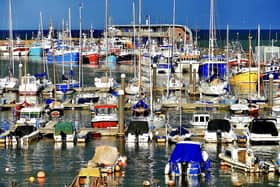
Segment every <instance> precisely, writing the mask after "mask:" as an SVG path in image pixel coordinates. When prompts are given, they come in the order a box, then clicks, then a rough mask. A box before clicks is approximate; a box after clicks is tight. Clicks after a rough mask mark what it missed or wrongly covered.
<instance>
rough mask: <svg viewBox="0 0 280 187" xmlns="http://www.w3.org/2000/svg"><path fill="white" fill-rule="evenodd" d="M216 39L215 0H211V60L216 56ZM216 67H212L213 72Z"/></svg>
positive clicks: (209, 53) (209, 52)
mask: <svg viewBox="0 0 280 187" xmlns="http://www.w3.org/2000/svg"><path fill="white" fill-rule="evenodd" d="M215 41H216V32H215V18H214V0H210V27H209V49H208V58H209V60H210V61H213V58H214V47H215ZM209 66H210V63H209V64H208V77H209V68H210V67H209ZM213 70H214V68H213V67H212V74H213Z"/></svg>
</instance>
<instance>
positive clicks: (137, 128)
mask: <svg viewBox="0 0 280 187" xmlns="http://www.w3.org/2000/svg"><path fill="white" fill-rule="evenodd" d="M127 132H128V133H132V134H138V135H139V134H144V133H148V132H149V124H148V122H147V121H141V120H138V121H137V120H131V121H130V124H129V126H128V128H127Z"/></svg>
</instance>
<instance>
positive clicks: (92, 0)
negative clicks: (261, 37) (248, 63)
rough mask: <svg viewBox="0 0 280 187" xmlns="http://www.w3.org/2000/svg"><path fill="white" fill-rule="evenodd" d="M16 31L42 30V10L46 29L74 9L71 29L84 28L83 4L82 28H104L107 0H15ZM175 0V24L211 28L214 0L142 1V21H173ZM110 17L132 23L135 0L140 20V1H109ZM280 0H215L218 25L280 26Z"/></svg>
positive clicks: (2, 12) (0, 10) (4, 5)
mask: <svg viewBox="0 0 280 187" xmlns="http://www.w3.org/2000/svg"><path fill="white" fill-rule="evenodd" d="M11 1H12V22H13V29H14V30H21V29H22V30H25V29H38V25H39V22H40V12H42V20H43V28H44V29H47V26H48V24H49V23H50V22H52V23H53V26H54V27H55V28H56V29H60V28H61V25H62V20H64V22H65V23H66V22H68V20H69V18H68V15H69V9H70V10H71V11H70V12H71V21H70V22H71V28H72V29H79V27H80V6H81V5H82V7H83V8H82V13H81V14H82V28H83V29H89V28H90V27H91V25H92V27H93V28H94V29H104V25H105V21H104V20H105V1H106V0H11ZM174 1H175V9H176V10H175V12H176V14H175V23H176V24H182V25H187V26H188V27H189V28H191V29H208V28H209V15H210V0H140V2H141V7H142V8H141V9H142V11H141V12H142V13H141V18H142V19H141V22H142V23H144V22H145V17H146V16H147V15H149V16H150V19H151V23H152V24H172V22H173V21H172V20H173V2H174ZM8 2H9V0H0V30H6V29H8V22H9V16H8V15H9V11H8ZM107 2H108V6H107V7H108V9H107V10H108V17H110V22H111V23H112V24H131V23H132V21H133V8H132V7H133V6H132V4H133V2H134V3H135V9H136V10H135V12H136V13H135V14H136V21H137V23H138V19H139V17H138V15H139V11H138V10H139V6H138V5H139V0H107ZM279 7H280V0H215V27H216V29H225V28H226V25H227V24H228V25H229V28H230V29H256V28H257V25H258V24H260V27H261V29H280V14H279Z"/></svg>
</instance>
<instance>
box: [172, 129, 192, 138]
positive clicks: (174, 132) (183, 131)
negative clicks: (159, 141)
mask: <svg viewBox="0 0 280 187" xmlns="http://www.w3.org/2000/svg"><path fill="white" fill-rule="evenodd" d="M189 133H190V132H189V131H188V130H187V129H185V128H184V127H178V128H176V129H175V130H172V131H171V132H170V133H169V135H170V136H176V135H185V134H189Z"/></svg>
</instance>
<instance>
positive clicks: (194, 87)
mask: <svg viewBox="0 0 280 187" xmlns="http://www.w3.org/2000/svg"><path fill="white" fill-rule="evenodd" d="M191 74H193V81H192V85H193V92H194V94H196V72H195V71H193V72H191Z"/></svg>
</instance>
